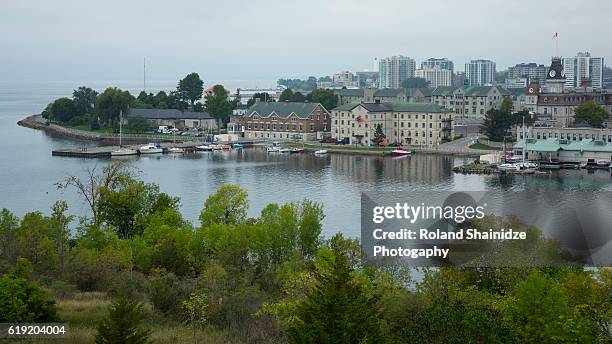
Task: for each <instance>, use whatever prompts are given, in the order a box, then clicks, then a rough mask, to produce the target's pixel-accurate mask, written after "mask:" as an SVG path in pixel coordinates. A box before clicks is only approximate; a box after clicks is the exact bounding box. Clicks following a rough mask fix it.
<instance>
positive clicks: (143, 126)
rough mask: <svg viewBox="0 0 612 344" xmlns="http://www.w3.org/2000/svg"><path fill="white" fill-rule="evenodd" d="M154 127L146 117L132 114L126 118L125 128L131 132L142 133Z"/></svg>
mask: <svg viewBox="0 0 612 344" xmlns="http://www.w3.org/2000/svg"><path fill="white" fill-rule="evenodd" d="M153 128H155V126H154V125H153V123H152V122H151V121H149V120H148V119H146V118H142V117H140V116H132V117H129V118H128V123H127V129H128V130H130V131H131V132H136V133H144V132H147V131H151V130H153Z"/></svg>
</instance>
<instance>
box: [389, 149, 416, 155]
mask: <svg viewBox="0 0 612 344" xmlns="http://www.w3.org/2000/svg"><path fill="white" fill-rule="evenodd" d="M411 153H412V152H411V151H407V150H404V149H394V150H393V151H391V156H405V155H410V154H411Z"/></svg>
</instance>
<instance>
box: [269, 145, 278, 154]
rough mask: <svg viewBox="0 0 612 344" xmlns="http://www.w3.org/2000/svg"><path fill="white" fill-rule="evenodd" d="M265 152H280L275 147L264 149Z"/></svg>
mask: <svg viewBox="0 0 612 344" xmlns="http://www.w3.org/2000/svg"><path fill="white" fill-rule="evenodd" d="M266 151H267V152H268V153H278V152H280V148H279V147H276V146H269V147H266Z"/></svg>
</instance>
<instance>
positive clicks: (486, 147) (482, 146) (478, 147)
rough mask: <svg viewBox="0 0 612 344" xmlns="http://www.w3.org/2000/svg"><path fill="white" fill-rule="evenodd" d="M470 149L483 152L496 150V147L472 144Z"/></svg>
mask: <svg viewBox="0 0 612 344" xmlns="http://www.w3.org/2000/svg"><path fill="white" fill-rule="evenodd" d="M470 148H471V149H483V150H498V149H499V148H498V147H493V146H489V145H485V144H484V143H474V144H472V145H470Z"/></svg>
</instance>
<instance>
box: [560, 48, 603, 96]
mask: <svg viewBox="0 0 612 344" xmlns="http://www.w3.org/2000/svg"><path fill="white" fill-rule="evenodd" d="M603 66H604V59H603V57H592V56H591V54H590V53H588V52H579V53H578V54H577V55H576V56H575V57H566V58H564V59H563V71H564V73H565V78H566V79H565V86H566V87H581V86H583V82H584V81H588V82H589V83H590V86H591V87H593V88H602V87H603Z"/></svg>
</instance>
